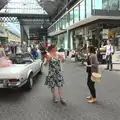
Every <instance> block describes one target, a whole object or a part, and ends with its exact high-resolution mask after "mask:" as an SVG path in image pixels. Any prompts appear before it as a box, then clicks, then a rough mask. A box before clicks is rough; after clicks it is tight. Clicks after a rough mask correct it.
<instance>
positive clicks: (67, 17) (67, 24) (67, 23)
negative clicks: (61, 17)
mask: <svg viewBox="0 0 120 120" xmlns="http://www.w3.org/2000/svg"><path fill="white" fill-rule="evenodd" d="M69 16H70V13H68V14H67V15H66V27H68V26H69V20H70V19H69Z"/></svg>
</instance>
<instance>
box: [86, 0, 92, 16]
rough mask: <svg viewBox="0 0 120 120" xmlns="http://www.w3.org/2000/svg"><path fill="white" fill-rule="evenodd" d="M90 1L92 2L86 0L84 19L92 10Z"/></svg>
mask: <svg viewBox="0 0 120 120" xmlns="http://www.w3.org/2000/svg"><path fill="white" fill-rule="evenodd" d="M91 1H92V0H86V17H87V18H88V17H90V16H91V9H92V6H91Z"/></svg>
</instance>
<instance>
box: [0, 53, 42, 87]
mask: <svg viewBox="0 0 120 120" xmlns="http://www.w3.org/2000/svg"><path fill="white" fill-rule="evenodd" d="M10 60H11V61H12V62H13V64H12V65H11V66H9V67H1V68H0V88H18V87H21V86H23V87H25V88H27V89H31V88H32V86H33V77H34V76H35V75H37V74H38V73H42V69H43V66H42V60H40V59H38V60H35V59H34V58H33V57H32V55H31V54H29V53H21V54H16V55H14V56H12V57H10Z"/></svg>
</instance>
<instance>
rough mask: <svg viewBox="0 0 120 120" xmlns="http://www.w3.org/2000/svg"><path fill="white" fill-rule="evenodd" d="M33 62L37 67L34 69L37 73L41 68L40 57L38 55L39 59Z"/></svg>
mask: <svg viewBox="0 0 120 120" xmlns="http://www.w3.org/2000/svg"><path fill="white" fill-rule="evenodd" d="M39 54H41V53H39ZM35 62H36V64H37V67H36V69H37V72H39V71H40V68H41V65H42V60H41V55H39V59H36V60H35Z"/></svg>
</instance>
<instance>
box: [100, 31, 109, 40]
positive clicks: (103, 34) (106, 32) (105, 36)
mask: <svg viewBox="0 0 120 120" xmlns="http://www.w3.org/2000/svg"><path fill="white" fill-rule="evenodd" d="M108 34H109V29H103V33H102V36H103V39H108V36H109V35H108Z"/></svg>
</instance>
